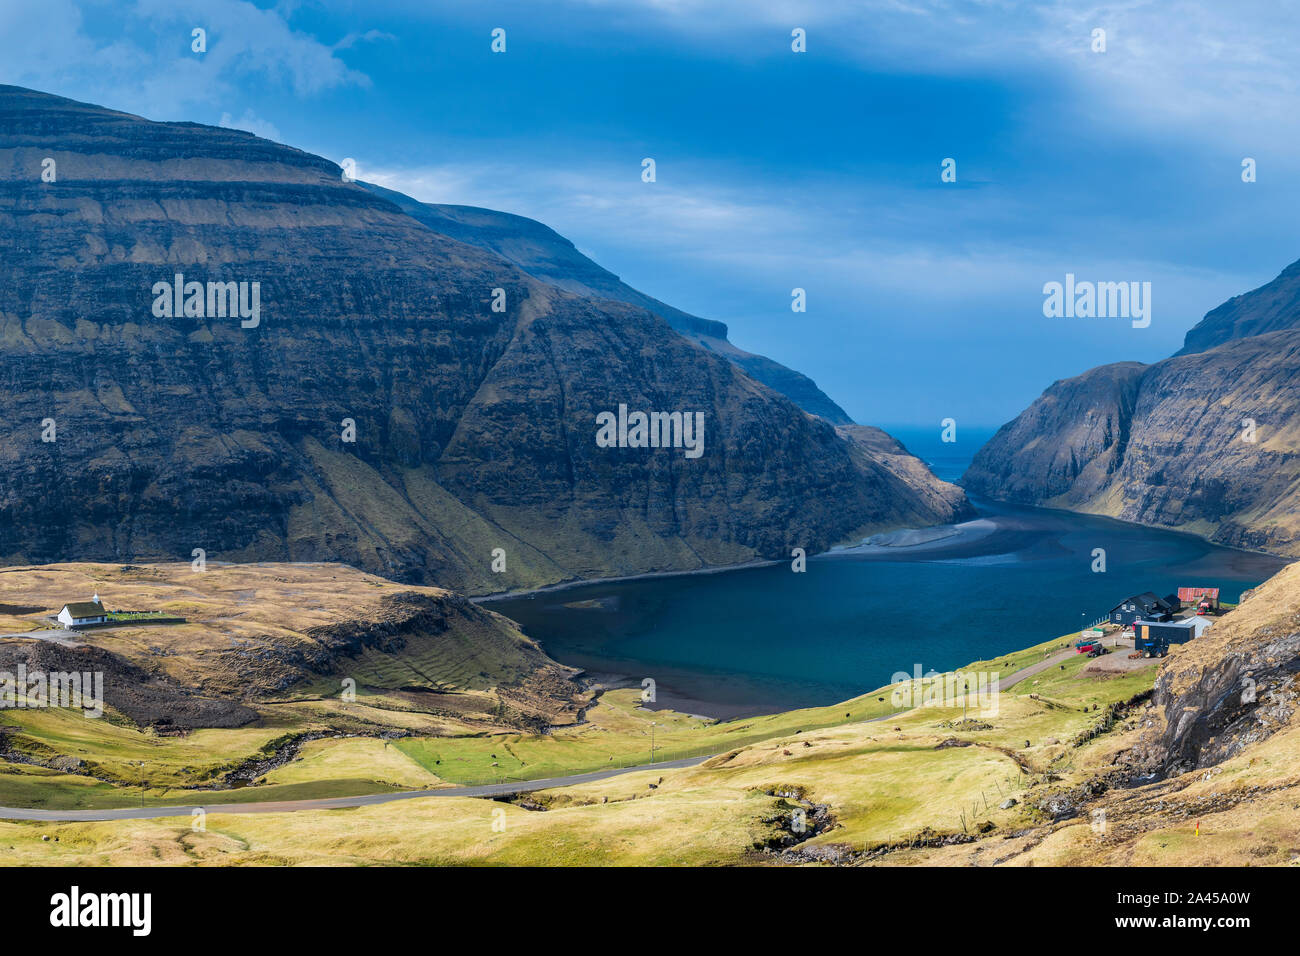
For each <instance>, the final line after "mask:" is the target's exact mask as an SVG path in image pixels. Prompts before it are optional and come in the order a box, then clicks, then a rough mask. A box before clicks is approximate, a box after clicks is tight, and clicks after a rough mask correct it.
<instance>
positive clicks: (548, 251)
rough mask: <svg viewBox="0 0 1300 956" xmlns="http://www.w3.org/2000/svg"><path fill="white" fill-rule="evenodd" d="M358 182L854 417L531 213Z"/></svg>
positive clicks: (836, 416)
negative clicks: (422, 197) (635, 284)
mask: <svg viewBox="0 0 1300 956" xmlns="http://www.w3.org/2000/svg"><path fill="white" fill-rule="evenodd" d="M363 185H365V186H366V188H367V189H369V190H370V191H371V192H374V193H375V194H376V195H379V196H383V197H384V198H385V199H389V200H391V201H392V202H393V203H395V204H396V205H398V206H399V207H400V208H401V209H402V210H403V211H404V212H406V213H408V214H409V215H410V216H411V217H412V218H413V219H416V220H417V221H419V222H422V223H424V224H425V225H426V226H428V227H429V228H430V229H432V230H433V231H434V232H438V233H441V234H442V235H445V236H451V237H452V238H453V239H459V240H460V241H461V242H467V243H469V244H470V245H473V246H479V247H480V248H483V249H490V250H492V251H493V252H495V253H497V254H498V255H500V256H502V257H503V258H505V259H507V260H508V261H510V262H512V263H514V264H515V265H517V266H519V268H521V269H523V270H524V271H525V272H527V273H528V274H529V275H531V276H533V277H535V278H537V279H541V280H542V281H543V282H549V283H550V284H552V285H555V286H558V287H559V288H561V289H564V290H566V291H568V292H575V293H577V294H578V295H586V296H595V297H598V298H603V299H613V300H615V301H616V302H626V303H628V304H629V305H635V306H638V307H640V308H643V309H645V310H646V311H648V312H652V313H654V314H655V315H657V316H659V317H660V318H662V319H663V320H664V321H665V322H667V323H668V324H669V325H670V326H672V327H673V328H674V329H676V330H677V331H678V332H680V333H681V334H682V335H684V336H685V337H686V338H687V339H689V340H690V341H692V342H694V343H696V344H697V345H699V346H700V347H701V348H704V349H708V350H709V351H712V352H716V353H717V354H718V355H720V356H722V357H723V358H725V359H726V360H727V361H729V362H732V363H734V364H735V365H737V366H739V367H740V368H741V369H742V370H743V371H744V372H745V374H747V375H748V376H749V377H750V378H753V379H756V380H757V381H760V382H762V383H763V384H764V385H766V386H767V387H768V388H770V389H772V390H773V391H777V392H780V393H781V394H782V395H784V396H786V398H788V399H790V400H791V401H792V402H794V403H795V404H796V405H798V406H799V407H800V408H802V409H803V410H804V411H806V412H809V413H810V414H813V415H820V416H821V417H822V418H824V419H826V420H827V421H828V422H831V423H832V424H834V425H848V424H851V423H852V421H853V420H852V419H851V418H849V416H848V413H847V412H845V411H844V409H842V408H840V407H839V405H837V404H835V402H833V401H832V400H831V398H830V396H828V395H827V394H826V393H825V392H823V391H822V390H821V389H820V388H818V387H817V383H816V382H814V381H813V380H812V379H810V378H809V377H808V376H807V375H804V374H802V373H800V372H796V371H795V370H794V369H791V368H786V367H785V366H784V365H782V364H781V363H779V362H774V361H772V359H770V358H767V357H765V356H762V355H755V354H753V353H752V352H746V351H744V350H743V349H739V348H737V347H736V346H734V345H732V344H731V342H730V341H728V340H727V326H726V324H725V323H722V322H717V321H715V320H713V319H702V318H700V317H699V316H697V315H691V314H690V313H689V312H683V311H682V310H681V309H676V308H673V307H672V306H671V305H668V304H667V303H665V302H660V301H659V300H658V299H656V298H653V297H652V296H648V295H646V294H645V293H643V292H639V291H638V290H636V289H634V288H632V287H631V286H630V285H628V284H627V283H626V282H623V281H622V280H621V279H619V277H618V276H616V275H614V273H612V272H610V271H609V270H607V269H604V268H602V267H601V266H599V265H597V264H596V263H595V262H593V261H592V260H591V259H589V258H587V257H586V256H584V255H583V254H582V253H581V252H579V251H578V250H577V248H575V247H574V245H573V243H572V242H570V241H569V240H568V239H565V238H564V237H563V236H561V235H560V234H559V233H557V232H556V231H555V230H554V229H551V228H550V227H548V226H545V225H543V224H542V223H540V222H537V221H536V220H535V219H528V218H526V217H524V216H515V215H512V214H511V213H505V212H497V211H496V210H493V209H481V208H478V207H476V206H453V205H446V204H441V203H422V202H418V201H416V200H414V199H412V198H410V197H409V196H405V195H403V194H402V193H398V192H394V191H393V190H391V189H384V188H383V187H382V186H374V185H371V184H369V183H366V184H363Z"/></svg>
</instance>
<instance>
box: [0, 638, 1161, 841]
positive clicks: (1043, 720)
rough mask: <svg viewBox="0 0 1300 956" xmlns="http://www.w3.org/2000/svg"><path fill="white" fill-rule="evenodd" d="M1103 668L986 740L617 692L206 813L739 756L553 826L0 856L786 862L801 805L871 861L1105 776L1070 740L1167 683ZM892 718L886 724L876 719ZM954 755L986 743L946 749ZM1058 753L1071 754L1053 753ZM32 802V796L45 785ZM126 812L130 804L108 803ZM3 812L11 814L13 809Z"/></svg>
mask: <svg viewBox="0 0 1300 956" xmlns="http://www.w3.org/2000/svg"><path fill="white" fill-rule="evenodd" d="M1063 643H1065V642H1064V641H1063V640H1061V639H1057V640H1053V641H1049V642H1046V643H1044V644H1042V645H1038V646H1036V647H1034V648H1027V649H1025V650H1023V651H1019V652H1016V653H1014V654H1011V655H1007V656H1005V657H1002V658H1000V659H999V660H998V661H995V662H977V663H976V664H974V665H971V667H970V668H966V670H971V669H981V668H983V669H988V670H992V669H998V670H1000V671H1001V672H1002V673H1003V674H1006V673H1007V672H1009V671H1016V670H1020V669H1022V668H1024V667H1026V666H1028V665H1030V664H1033V663H1036V662H1041V661H1042V660H1043V659H1044V657H1045V655H1050V654H1054V653H1057V652H1059V651H1060V650H1061V647H1062V645H1063ZM1087 663H1088V661H1087V659H1086V658H1084V657H1083V656H1082V655H1072V656H1070V657H1068V658H1067V659H1066V660H1065V662H1064V668H1065V669H1064V670H1060V669H1059V667H1060V665H1053V666H1052V667H1049V668H1048V669H1046V670H1044V671H1043V672H1042V673H1041V674H1037V675H1034V676H1032V677H1030V678H1028V679H1026V680H1024V681H1022V682H1021V683H1019V684H1017V685H1016V686H1014V687H1012V688H1009V689H1008V690H1005V691H1003V692H1002V693H1001V695H1000V697H999V711H998V714H997V716H995V717H992V718H989V719H988V720H987V722H988V723H990V724H992V727H991V728H990V729H988V730H956V729H952V728H950V727H945V726H943V724H944V723H945V722H951V721H954V720H960V718H961V716H962V713H961V709H960V708H959V707H958V708H938V707H925V708H920V709H917V710H913V711H910V712H905V713H898V712H894V710H893V708H892V706H891V704H890V700H889V698H890V695H889V693H887V692H886V690H885V689H882V690H881V691H876V692H872V693H871V694H867V695H863V697H861V698H857V699H855V700H854V701H850V702H847V703H845V704H839V705H835V706H834V707H826V708H812V709H809V710H804V711H795V712H791V713H786V714H777V715H772V716H771V717H764V718H753V719H748V720H740V721H731V722H726V723H711V722H705V721H701V720H699V719H698V718H693V717H688V716H686V715H681V714H672V713H665V712H656V713H649V712H645V711H641V710H639V709H638V707H637V706H636V705H637V692H636V691H635V690H629V691H616V692H613V693H610V694H607V695H605V697H604V698H602V700H601V702H600V703H599V704H598V705H597V706H596V707H594V708H593V709H592V710H591V712H590V713H589V715H588V716H589V720H590V723H589V724H585V725H581V726H579V727H573V728H564V729H562V730H561V731H559V732H557V733H555V734H552V735H546V736H530V735H518V734H514V735H490V736H483V737H460V738H451V739H448V738H407V739H403V740H398V741H394V742H392V743H390V744H389V745H388V746H386V747H385V746H384V745H383V742H382V741H378V740H374V739H370V738H347V737H345V738H342V739H337V740H336V739H326V740H319V741H313V742H311V743H309V744H307V745H305V746H304V748H303V751H302V753H301V755H300V756H301V758H302V759H301V760H298V761H295V762H292V763H290V764H288V765H286V766H285V767H282V768H279V769H277V770H274V771H272V772H271V773H269V774H268V775H267V781H268V782H267V783H266V784H265V785H261V786H256V787H248V788H245V789H242V790H237V791H223V792H221V794H220V796H219V797H216V796H215V795H212V794H209V800H208V801H207V802H209V803H213V802H217V800H218V799H219V800H220V801H221V802H237V801H244V800H258V801H262V800H270V799H294V798H308V797H315V796H333V795H338V793H339V788H340V786H348V785H353V784H355V783H356V782H357V781H356V780H355V779H354V777H355V775H356V773H357V768H358V767H365V768H366V769H365V771H364V774H363V776H365V778H366V779H367V780H368V781H369V782H370V784H371V786H370V792H377V791H380V790H386V789H391V788H397V787H400V788H403V789H409V788H410V787H419V786H437V785H438V783H439V782H484V778H487V779H489V780H490V779H492V778H494V777H504V776H507V775H512V774H521V773H522V774H528V775H529V776H536V777H549V776H553V775H556V774H559V773H577V772H581V771H583V770H592V769H603V768H605V767H607V766H608V765H609V764H610V763H611V761H610V760H609V758H610V757H611V756H613V757H615V758H616V761H618V760H628V761H631V762H643V761H644V759H645V757H646V756H648V751H649V735H648V729H649V726H648V725H649V721H650V720H654V721H656V722H658V723H659V724H660V725H661V727H659V728H656V745H657V748H658V745H659V744H660V740H661V739H662V741H663V746H664V749H663V750H659V749H656V756H657V757H660V758H661V759H668V758H669V757H671V756H675V755H680V753H679V751H681V750H714V751H717V752H719V753H722V755H721V756H719V757H717V758H714V759H712V760H709V761H707V762H705V763H704V764H703V765H701V766H698V767H692V768H688V769H683V770H675V771H665V772H663V773H659V772H656V771H643V772H633V773H630V774H627V775H624V776H620V777H616V778H611V779H607V780H601V781H597V782H594V783H586V784H580V785H577V786H570V787H564V788H558V789H555V790H551V791H546V792H543V793H539V794H535V795H534V797H533V799H534V800H536V801H537V802H539V803H541V804H543V805H545V806H547V807H548V810H547V811H546V812H544V813H538V812H535V811H527V810H523V809H520V808H519V807H516V806H514V805H509V804H502V803H499V802H493V801H484V800H473V799H468V798H447V799H442V800H436V801H428V800H420V801H408V802H404V803H400V804H388V805H384V806H379V807H363V808H356V809H349V810H330V811H315V810H313V811H304V812H301V813H294V814H278V815H272V814H247V815H244V814H241V815H238V816H231V815H220V814H212V815H209V817H208V824H207V825H208V830H207V832H206V833H197V834H196V833H193V832H192V831H191V830H190V829H189V819H188V817H187V816H182V817H179V818H175V819H171V820H168V819H162V820H145V821H122V822H112V823H69V824H62V823H61V824H52V823H0V845H9V846H12V847H13V850H12V851H11V853H12V854H13V855H14V856H15V861H16V862H31V863H36V862H85V863H96V862H109V861H111V862H157V861H159V860H161V861H172V862H186V861H190V862H194V861H197V862H206V863H230V862H242V863H275V862H286V863H289V862H317V863H323V862H354V863H362V862H403V863H452V862H458V863H469V862H492V863H541V862H556V863H604V862H611V861H617V862H626V863H692V862H694V863H706V862H707V863H728V862H730V863H739V862H752V861H755V860H764V859H769V858H770V857H769V856H766V855H763V854H761V853H760V850H759V848H760V847H763V846H765V845H767V844H769V843H771V842H773V841H775V840H778V839H779V838H781V837H782V835H783V834H784V833H785V832H786V829H785V828H786V826H787V824H788V820H789V818H790V814H791V812H792V811H793V809H794V807H795V805H796V804H794V803H793V802H792V801H791V800H789V799H788V798H786V797H782V796H777V795H774V794H777V793H784V792H790V791H792V790H797V791H798V792H800V793H803V794H805V795H806V796H807V798H808V799H809V800H813V801H816V802H819V803H828V804H830V806H831V807H832V812H833V813H834V815H835V818H836V821H837V823H838V826H837V827H836V828H835V829H832V830H830V831H828V832H826V833H824V834H821V835H819V836H816V837H814V838H813V839H812V840H810V841H808V844H809V845H817V844H833V845H837V846H848V847H851V848H854V849H864V848H867V847H870V846H874V845H878V844H880V843H888V842H891V841H896V840H905V839H907V838H908V837H909V835H911V834H915V833H917V832H918V831H921V830H923V829H925V828H932V829H934V830H937V831H939V832H957V833H960V832H962V828H963V826H966V827H974V826H975V824H976V821H977V820H978V821H979V822H981V823H987V822H992V823H994V824H997V825H1003V826H1005V825H1010V824H1011V823H1012V822H1014V821H1016V820H1018V819H1020V816H1021V815H1022V814H1023V812H1024V811H1023V807H1020V808H1014V809H1011V810H1007V811H1002V810H998V809H997V805H998V804H999V803H1000V802H1002V800H1003V799H1004V797H1005V795H1007V794H1015V795H1017V796H1019V797H1023V795H1024V791H1023V788H1024V787H1026V786H1035V785H1037V782H1038V781H1039V780H1040V779H1045V776H1046V774H1047V773H1048V772H1049V771H1050V772H1052V773H1055V774H1057V775H1062V774H1063V775H1065V776H1066V777H1067V778H1068V776H1069V775H1070V774H1072V773H1075V772H1079V773H1082V772H1084V771H1085V770H1086V769H1087V761H1086V760H1084V759H1081V756H1082V753H1083V751H1086V750H1087V749H1088V748H1081V749H1075V748H1071V747H1070V746H1069V744H1068V741H1069V740H1070V738H1071V737H1072V736H1074V735H1075V734H1078V733H1080V732H1082V731H1084V730H1086V729H1087V728H1088V727H1089V726H1091V724H1092V723H1093V722H1094V721H1095V720H1096V718H1097V713H1096V711H1095V710H1094V709H1093V708H1094V707H1104V706H1105V705H1106V704H1109V703H1112V702H1115V701H1118V700H1124V699H1127V698H1128V697H1130V696H1132V694H1133V693H1136V692H1137V691H1139V690H1141V689H1143V688H1144V686H1149V685H1150V680H1151V675H1152V672H1153V670H1154V666H1152V667H1147V668H1143V669H1142V670H1139V671H1136V672H1132V673H1129V674H1124V675H1119V676H1115V677H1105V678H1093V677H1083V676H1080V673H1079V672H1080V671H1081V670H1082V669H1083V668H1084V667H1085V666H1086V664H1087ZM1031 694H1032V695H1036V698H1035V697H1031V696H1030V695H1031ZM881 697H884V698H885V700H884V701H883V702H882V701H881V700H879V698H881ZM846 713H847V714H849V715H850V716H849V717H848V718H847V719H846V718H845V714H846ZM881 716H885V717H887V718H888V719H886V720H873V719H872V718H879V717H881ZM896 728H897V729H896ZM661 734H662V735H663V736H662V738H661V737H660V735H661ZM953 738H956V739H959V740H963V741H969V742H970V744H971V745H970V746H948V747H944V748H941V749H936V748H937V747H938V745H939V744H940V743H942V742H943V741H945V740H950V739H953ZM1053 738H1055V740H1056V741H1057V742H1056V743H1049V742H1048V741H1049V740H1052V739H1053ZM1026 740H1029V741H1030V746H1028V747H1026V746H1025V742H1026ZM493 754H495V755H496V759H495V760H493V758H492V755H493ZM438 761H441V763H439V762H438ZM494 762H495V763H496V764H497V765H498V766H497V767H492V766H491V764H492V763H494ZM1076 765H1077V769H1076ZM1022 766H1023V767H1025V768H1027V769H1028V770H1029V771H1030V772H1028V773H1026V772H1024V771H1022ZM41 777H42V779H41V783H42V789H43V790H46V789H48V788H50V784H51V783H53V782H56V781H55V779H54V778H51V777H50V776H48V774H47V773H42V774H41ZM458 777H459V778H460V779H456V778H458ZM74 779H76V780H77V782H76V783H68V781H67V778H66V776H65V778H64V779H63V780H61V781H57V783H58V785H57V786H55V787H54V788H53V789H52V790H51V791H50V792H53V793H60V792H62V793H63V794H65V795H66V793H67V791H66V790H62V788H63V787H64V786H67V787H69V788H70V787H74V786H75V787H78V788H80V791H85V792H84V793H81V794H80V797H81V799H80V800H79V801H78V802H79V805H84V806H91V805H97V806H104V805H108V804H112V805H119V806H120V805H122V803H123V802H122V799H121V798H122V795H123V791H122V790H120V789H116V788H108V789H107V791H106V792H105V788H104V785H96V784H93V783H92V784H87V783H86V782H85V780H84V778H74ZM651 784H654V785H655V786H654V787H653V788H652V787H651ZM3 786H4V784H0V787H3ZM9 786H10V787H11V789H10V791H9V792H10V793H13V794H14V795H15V796H17V792H16V790H15V789H13V788H12V784H10V785H9ZM24 789H25V790H26V792H27V795H28V796H31V792H32V788H31V786H30V785H29V786H27V787H25V788H24ZM0 792H3V791H2V790H0ZM351 792H363V791H358V790H356V789H353V790H352V791H351ZM109 796H116V797H117V799H116V800H111V801H107V803H105V802H104V800H105V798H107V797H109ZM159 798H161V799H159ZM60 799H62V798H60ZM173 799H174V800H176V801H177V802H178V803H179V802H185V803H187V805H190V806H192V805H193V804H194V802H195V801H194V799H193V796H192V795H190V796H188V798H185V797H184V795H182V794H179V793H176V792H175V791H172V792H170V793H168V794H167V795H166V796H164V795H163V794H162V793H148V794H146V800H159V802H169V801H170V800H173ZM0 802H3V803H4V804H6V805H13V803H12V802H11V800H10V799H4V800H3V801H0ZM44 805H46V806H54V805H55V804H54V803H53V802H46V803H45V804H44ZM493 811H498V815H497V816H496V817H494V816H493ZM502 815H503V816H502ZM501 820H504V823H505V827H504V830H501V829H494V828H493V826H492V824H493V822H494V821H495V822H497V823H498V826H499V824H500V821H501ZM50 834H54V835H58V836H59V842H58V844H52V842H51V843H46V842H44V841H40V839H39V838H40V836H41V835H50ZM686 834H689V839H686V838H684V835H686Z"/></svg>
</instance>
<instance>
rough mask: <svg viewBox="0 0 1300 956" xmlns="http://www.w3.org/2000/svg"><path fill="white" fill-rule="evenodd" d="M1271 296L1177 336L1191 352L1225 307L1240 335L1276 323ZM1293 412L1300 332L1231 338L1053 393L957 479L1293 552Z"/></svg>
mask: <svg viewBox="0 0 1300 956" xmlns="http://www.w3.org/2000/svg"><path fill="white" fill-rule="evenodd" d="M1293 272H1295V267H1292V268H1291V269H1288V270H1287V272H1286V273H1283V276H1282V277H1280V278H1279V279H1278V280H1277V281H1276V282H1275V283H1272V284H1270V285H1272V286H1275V287H1276V286H1278V283H1281V284H1282V285H1286V284H1287V283H1290V282H1292V281H1295V280H1296V279H1300V273H1298V274H1297V275H1296V276H1295V277H1293V278H1292V279H1288V278H1287V276H1288V275H1289V274H1291V273H1293ZM1284 280H1285V281H1284ZM1268 288H1269V287H1267V286H1266V287H1265V289H1268ZM1277 295H1278V293H1277V289H1276V288H1275V289H1274V290H1273V291H1272V292H1267V293H1266V292H1265V291H1264V290H1256V292H1255V293H1251V294H1250V295H1248V296H1241V297H1238V299H1234V300H1233V302H1231V303H1228V304H1227V305H1225V306H1224V307H1221V308H1220V309H1216V310H1215V311H1214V312H1211V313H1210V315H1209V316H1207V317H1206V321H1205V322H1203V323H1202V325H1201V326H1198V327H1197V329H1193V330H1192V332H1191V333H1189V334H1188V342H1189V348H1190V347H1191V344H1190V343H1192V342H1193V340H1194V339H1196V340H1198V341H1199V340H1200V338H1202V337H1203V336H1202V334H1201V332H1198V330H1202V332H1205V331H1206V330H1207V329H1209V328H1211V327H1219V321H1220V318H1223V316H1224V315H1226V314H1227V313H1225V310H1229V311H1232V312H1233V314H1235V315H1236V316H1237V319H1236V320H1235V321H1237V322H1239V323H1244V324H1242V325H1240V328H1242V329H1247V330H1253V329H1256V328H1259V327H1262V325H1267V324H1276V323H1277V322H1280V321H1281V319H1280V318H1279V316H1280V315H1281V314H1282V313H1281V312H1279V313H1278V314H1277V315H1273V313H1272V312H1271V311H1269V310H1271V309H1272V308H1273V305H1275V304H1276V302H1277ZM1244 300H1251V301H1253V302H1254V303H1256V306H1257V307H1258V308H1256V309H1253V310H1252V309H1247V308H1246V306H1245V305H1243V304H1242V303H1243V301H1244ZM1266 305H1267V306H1268V309H1265V306H1266ZM1248 314H1250V315H1254V316H1256V318H1258V320H1259V321H1258V322H1255V321H1253V320H1252V321H1246V317H1247V315H1248ZM1216 315H1217V316H1219V318H1214V317H1215V316H1216ZM1270 315H1271V316H1272V317H1271V318H1270V317H1269V316H1270ZM1291 315H1292V318H1293V319H1294V318H1300V316H1297V314H1296V313H1291ZM1212 319H1213V321H1212ZM1224 328H1226V326H1223V327H1220V332H1222V331H1223V329H1224ZM1298 413H1300V330H1293V329H1285V328H1283V329H1279V330H1277V331H1271V332H1262V333H1259V334H1252V335H1250V336H1249V337H1247V338H1229V339H1227V340H1226V341H1223V342H1222V343H1221V344H1218V345H1215V346H1213V347H1211V348H1206V349H1193V350H1192V351H1188V350H1184V352H1183V353H1180V354H1179V355H1177V356H1175V357H1173V358H1170V359H1166V360H1164V361H1162V362H1157V363H1156V364H1154V365H1150V366H1144V365H1140V364H1138V363H1135V362H1124V363H1120V364H1117V365H1107V366H1103V367H1101V368H1097V369H1093V370H1092V371H1090V372H1087V373H1085V374H1083V375H1080V376H1078V377H1076V378H1072V379H1067V380H1065V381H1061V382H1057V383H1055V384H1054V385H1053V386H1052V387H1051V388H1049V389H1048V390H1047V391H1046V392H1044V393H1043V395H1042V396H1041V397H1039V398H1038V399H1037V400H1036V401H1035V402H1034V403H1033V404H1032V405H1031V406H1030V407H1029V408H1028V409H1026V410H1025V411H1024V412H1023V413H1021V415H1020V416H1019V417H1017V418H1016V419H1015V420H1014V421H1012V422H1010V423H1009V424H1007V425H1005V426H1003V427H1002V429H1000V430H999V431H998V433H997V434H996V435H995V436H994V437H993V439H992V440H991V441H989V443H988V444H987V445H985V447H984V448H982V449H981V450H980V451H979V453H978V454H977V455H976V456H975V459H974V461H973V462H972V464H971V467H970V469H969V470H968V471H967V473H966V475H965V477H964V479H963V483H964V485H965V486H966V487H967V488H968V489H970V490H972V491H975V492H978V493H980V494H983V495H988V496H990V497H993V498H1000V499H1004V500H1011V501H1018V502H1023V503H1029V504H1044V505H1050V506H1053V507H1060V508H1069V509H1075V510H1080V511H1087V512H1093V513H1097V514H1106V515H1110V516H1112V517H1116V518H1121V519H1123V520H1126V521H1136V522H1141V523H1143V524H1152V525H1160V526H1164V527H1169V528H1177V529H1180V530H1185V531H1189V532H1192V533H1196V534H1200V535H1203V536H1205V537H1208V538H1210V539H1211V540H1213V541H1216V542H1218V543H1221V544H1226V545H1232V546H1235V547H1242V548H1250V549H1257V550H1266V551H1271V552H1274V553H1278V554H1284V555H1289V556H1295V555H1300V428H1297V425H1296V424H1295V423H1296V421H1297V414H1298Z"/></svg>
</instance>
